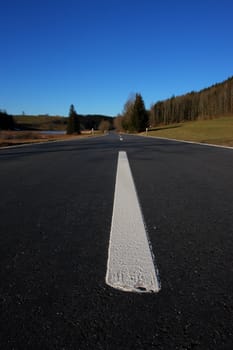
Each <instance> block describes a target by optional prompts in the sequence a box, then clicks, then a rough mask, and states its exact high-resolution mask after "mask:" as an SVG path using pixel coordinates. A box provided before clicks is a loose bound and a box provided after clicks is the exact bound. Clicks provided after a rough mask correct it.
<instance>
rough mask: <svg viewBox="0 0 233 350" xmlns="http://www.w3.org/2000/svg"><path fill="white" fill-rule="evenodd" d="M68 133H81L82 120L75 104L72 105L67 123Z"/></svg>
mask: <svg viewBox="0 0 233 350" xmlns="http://www.w3.org/2000/svg"><path fill="white" fill-rule="evenodd" d="M67 134H80V121H79V116H78V114H77V112H76V111H75V108H74V105H73V104H72V105H71V106H70V112H69V118H68V123H67Z"/></svg>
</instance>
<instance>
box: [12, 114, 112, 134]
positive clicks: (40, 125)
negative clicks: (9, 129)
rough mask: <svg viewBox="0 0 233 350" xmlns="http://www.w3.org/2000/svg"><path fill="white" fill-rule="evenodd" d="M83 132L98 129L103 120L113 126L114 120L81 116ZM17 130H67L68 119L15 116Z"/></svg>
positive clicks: (104, 117)
mask: <svg viewBox="0 0 233 350" xmlns="http://www.w3.org/2000/svg"><path fill="white" fill-rule="evenodd" d="M79 118H80V124H81V129H82V130H87V129H88V130H90V129H92V128H93V129H98V127H99V125H100V123H101V121H102V120H108V121H109V122H110V124H111V125H112V126H113V118H112V117H110V116H105V115H99V114H97V115H95V114H88V115H80V114H79ZM13 120H14V123H15V128H18V129H21V130H54V131H62V130H66V126H67V120H68V119H67V117H63V116H57V115H56V116H49V115H36V116H35V115H15V116H13Z"/></svg>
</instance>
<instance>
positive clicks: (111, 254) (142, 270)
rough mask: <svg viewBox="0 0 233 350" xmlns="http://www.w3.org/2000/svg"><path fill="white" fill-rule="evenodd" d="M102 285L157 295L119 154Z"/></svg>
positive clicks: (132, 192)
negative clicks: (105, 268) (106, 261)
mask: <svg viewBox="0 0 233 350" xmlns="http://www.w3.org/2000/svg"><path fill="white" fill-rule="evenodd" d="M106 283H107V284H108V285H110V286H111V287H113V288H116V289H120V290H123V291H127V292H140V293H141V292H158V291H159V290H160V283H159V278H158V271H157V270H156V269H155V264H154V259H153V253H152V250H151V246H150V244H149V241H148V237H147V233H146V230H145V226H144V222H143V217H142V213H141V209H140V205H139V202H138V197H137V193H136V189H135V185H134V181H133V178H132V175H131V171H130V166H129V162H128V158H127V154H126V152H123V151H122V152H119V156H118V166H117V175H116V185H115V196H114V205H113V215H112V226H111V233H110V241H109V250H108V263H107V273H106Z"/></svg>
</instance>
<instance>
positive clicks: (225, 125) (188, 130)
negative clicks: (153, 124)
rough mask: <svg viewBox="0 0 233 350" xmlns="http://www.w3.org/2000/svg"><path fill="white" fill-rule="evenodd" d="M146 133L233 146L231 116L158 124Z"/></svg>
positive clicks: (232, 122) (232, 119)
mask: <svg viewBox="0 0 233 350" xmlns="http://www.w3.org/2000/svg"><path fill="white" fill-rule="evenodd" d="M143 134H145V133H143ZM148 135H149V136H157V137H166V138H171V139H176V140H185V141H195V142H201V143H210V144H215V145H224V146H232V147H233V117H222V118H218V119H212V120H198V121H194V122H185V123H180V124H172V125H165V126H159V127H157V128H153V129H151V130H150V131H149V132H148Z"/></svg>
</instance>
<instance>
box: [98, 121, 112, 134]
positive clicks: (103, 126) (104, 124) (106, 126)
mask: <svg viewBox="0 0 233 350" xmlns="http://www.w3.org/2000/svg"><path fill="white" fill-rule="evenodd" d="M110 128H111V125H110V122H109V121H108V120H104V119H102V120H101V122H100V124H99V128H98V129H99V130H100V131H102V132H105V131H108V130H110Z"/></svg>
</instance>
